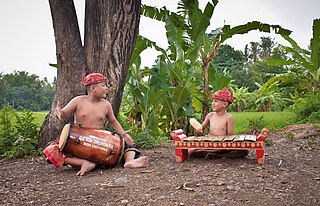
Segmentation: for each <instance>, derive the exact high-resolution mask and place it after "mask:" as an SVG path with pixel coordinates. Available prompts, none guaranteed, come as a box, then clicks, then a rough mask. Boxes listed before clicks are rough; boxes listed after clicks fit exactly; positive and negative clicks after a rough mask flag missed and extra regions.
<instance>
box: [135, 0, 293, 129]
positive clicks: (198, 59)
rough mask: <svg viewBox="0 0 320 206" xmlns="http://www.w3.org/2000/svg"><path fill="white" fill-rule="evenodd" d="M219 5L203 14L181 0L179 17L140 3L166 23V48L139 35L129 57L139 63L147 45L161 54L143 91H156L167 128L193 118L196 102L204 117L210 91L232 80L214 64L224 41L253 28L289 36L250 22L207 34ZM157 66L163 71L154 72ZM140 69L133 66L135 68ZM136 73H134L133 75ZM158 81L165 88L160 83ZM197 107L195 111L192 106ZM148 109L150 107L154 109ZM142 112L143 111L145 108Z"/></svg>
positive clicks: (212, 3)
mask: <svg viewBox="0 0 320 206" xmlns="http://www.w3.org/2000/svg"><path fill="white" fill-rule="evenodd" d="M217 4H218V1H217V0H212V1H210V2H208V3H207V5H206V7H205V9H204V11H203V12H202V11H201V10H200V9H199V3H198V0H181V1H179V3H178V12H177V13H175V12H171V11H168V10H167V9H166V8H165V7H163V8H160V9H158V8H155V7H150V6H146V5H142V8H141V14H142V15H144V16H146V17H150V18H152V19H156V20H159V21H162V22H164V23H165V28H166V35H167V39H168V43H169V47H168V49H167V50H164V49H162V48H160V47H158V46H157V45H156V43H154V42H152V41H150V40H148V39H146V38H143V37H140V40H141V41H140V40H139V39H138V41H137V45H136V49H135V50H134V54H133V56H132V64H133V63H134V62H136V63H137V65H139V58H140V57H139V54H140V53H141V51H143V50H144V49H145V48H147V47H154V48H155V49H157V50H158V51H160V52H161V55H160V56H161V57H160V58H159V59H160V60H159V59H158V62H157V65H155V66H154V67H153V68H150V69H149V71H148V72H146V73H148V75H151V76H150V79H149V80H148V82H147V84H150V85H148V86H146V87H147V88H148V89H149V94H148V96H149V95H150V94H153V93H154V92H155V94H158V96H159V97H160V98H158V99H157V101H156V102H157V103H159V104H161V110H159V111H158V112H160V114H161V115H160V116H161V117H163V119H162V120H160V121H163V122H165V123H164V125H166V126H165V127H167V129H174V128H178V127H179V126H180V125H181V124H184V123H185V122H186V119H187V118H188V116H190V115H191V116H192V115H194V114H193V113H194V109H195V108H196V109H198V107H199V105H200V104H201V105H202V107H203V108H204V109H203V116H205V115H206V114H207V113H208V111H209V109H208V108H209V98H208V97H209V93H210V92H211V91H215V90H219V89H221V88H223V87H225V86H227V85H228V84H229V82H230V80H231V79H229V78H228V77H226V76H224V75H223V74H219V73H217V71H216V70H215V68H214V66H213V65H212V61H213V59H214V58H215V57H216V55H217V54H218V51H219V48H220V45H221V44H222V43H224V41H225V40H227V39H229V38H232V36H233V35H236V34H244V33H247V32H249V31H251V30H260V31H263V32H270V30H271V29H274V30H275V32H276V33H282V34H290V31H288V30H285V29H282V28H281V27H280V26H278V25H268V24H262V23H260V22H249V23H247V24H245V25H240V26H236V27H233V28H231V27H230V26H229V25H224V26H223V27H222V28H218V29H216V30H214V31H212V32H210V33H206V31H207V28H208V26H209V25H210V21H211V18H212V15H213V12H214V9H215V7H216V5H217ZM159 66H161V67H162V68H161V69H159V68H157V67H159ZM139 68H140V67H137V66H136V67H135V69H139ZM164 68H165V69H164ZM132 71H133V70H132ZM129 73H130V72H129ZM134 73H137V72H133V73H131V74H134ZM152 75H155V76H154V77H153V76H152ZM129 76H130V75H129ZM144 78H146V77H144ZM139 81H142V79H140V80H139ZM158 82H166V83H168V84H164V85H159V84H158ZM143 84H146V82H144V83H141V85H143ZM155 85H156V86H155ZM210 85H212V86H213V87H212V89H211V90H210V89H209V88H210ZM129 86H130V87H132V88H133V87H136V88H140V87H137V86H136V85H135V84H131V85H130V84H129ZM132 91H133V90H132ZM138 92H140V94H141V93H143V94H144V95H142V96H141V95H140V99H141V100H142V99H143V98H146V94H145V93H144V92H145V89H144V88H143V87H141V89H140V91H136V94H137V95H138ZM138 96H139V95H138ZM141 100H139V101H137V104H141ZM144 101H145V102H146V103H148V102H150V101H146V100H144ZM195 105H197V107H194V106H195ZM139 107H142V105H139ZM147 107H148V105H147ZM149 107H153V108H154V106H153V105H150V106H149ZM137 110H138V109H137ZM143 111H147V109H144V110H143ZM142 113H143V112H142ZM145 114H147V113H145ZM147 119H149V118H147Z"/></svg>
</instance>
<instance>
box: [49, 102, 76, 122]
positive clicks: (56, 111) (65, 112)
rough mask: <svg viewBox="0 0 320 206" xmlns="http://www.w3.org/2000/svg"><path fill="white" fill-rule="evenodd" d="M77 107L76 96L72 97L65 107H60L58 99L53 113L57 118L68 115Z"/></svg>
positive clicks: (60, 118) (61, 118)
mask: <svg viewBox="0 0 320 206" xmlns="http://www.w3.org/2000/svg"><path fill="white" fill-rule="evenodd" d="M76 109H77V98H73V99H72V100H71V101H70V102H69V103H68V104H67V105H66V106H65V107H63V108H62V109H61V106H60V102H59V101H58V102H57V104H56V107H55V108H54V114H55V115H56V116H57V118H58V119H59V120H63V119H65V118H67V117H69V116H70V115H71V114H72V113H73V112H75V111H76Z"/></svg>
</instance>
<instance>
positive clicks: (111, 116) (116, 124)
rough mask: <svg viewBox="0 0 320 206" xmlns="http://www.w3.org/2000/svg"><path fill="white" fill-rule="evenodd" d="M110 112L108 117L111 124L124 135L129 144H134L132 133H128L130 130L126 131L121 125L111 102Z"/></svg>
mask: <svg viewBox="0 0 320 206" xmlns="http://www.w3.org/2000/svg"><path fill="white" fill-rule="evenodd" d="M107 107H108V113H107V119H108V122H109V124H110V125H111V127H112V128H113V129H114V130H115V131H116V132H117V133H118V134H121V135H122V136H123V139H124V141H125V142H126V143H127V144H128V145H133V139H132V138H131V137H130V135H129V134H128V131H124V129H123V128H122V126H121V125H120V123H119V122H118V120H117V119H116V117H115V116H114V113H113V109H112V106H111V104H110V103H109V102H108V105H107Z"/></svg>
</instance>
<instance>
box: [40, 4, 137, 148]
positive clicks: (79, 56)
mask: <svg viewBox="0 0 320 206" xmlns="http://www.w3.org/2000/svg"><path fill="white" fill-rule="evenodd" d="M49 4H50V9H51V15H52V22H53V28H54V35H55V41H56V56H57V68H58V70H57V84H56V93H55V97H54V101H53V104H52V108H51V110H50V112H49V114H48V115H47V117H46V119H45V121H44V123H43V125H42V128H41V131H40V135H39V147H42V148H43V147H44V146H45V145H46V144H47V143H48V142H49V141H51V140H54V139H56V138H57V137H59V136H60V131H61V128H62V127H63V125H64V124H65V122H60V121H59V120H58V119H57V118H56V117H55V115H53V110H54V107H55V106H56V103H57V102H58V101H59V102H60V104H61V105H65V104H67V103H68V102H69V101H70V100H71V99H72V98H73V97H75V96H77V95H81V94H84V92H85V91H84V88H83V87H82V86H81V82H82V78H83V76H84V75H85V74H88V73H91V72H93V71H95V72H100V73H103V74H104V75H105V76H106V77H107V79H108V81H107V86H108V92H107V99H108V100H109V101H110V102H111V104H112V106H113V109H114V111H115V114H117V113H118V111H119V106H120V103H121V99H122V93H123V87H124V83H125V82H124V81H125V77H126V74H127V70H128V67H129V63H130V58H131V54H132V51H133V49H134V44H135V40H136V37H137V35H138V28H139V21H140V6H141V0H136V1H131V0H123V1H117V0H112V1H104V0H94V1H92V0H91V1H89V0H88V1H86V4H85V34H84V44H82V41H81V35H80V30H79V25H78V20H77V15H76V10H75V6H74V3H73V0H49ZM67 121H72V119H68V120H67Z"/></svg>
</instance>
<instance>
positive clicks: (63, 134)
mask: <svg viewBox="0 0 320 206" xmlns="http://www.w3.org/2000/svg"><path fill="white" fill-rule="evenodd" d="M69 131H70V124H66V125H64V127H63V129H62V131H61V134H60V140H59V149H60V151H62V150H63V148H64V147H65V146H66V142H67V139H68V136H69Z"/></svg>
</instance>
